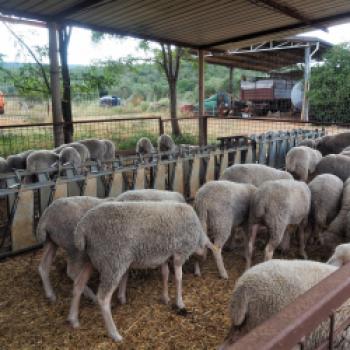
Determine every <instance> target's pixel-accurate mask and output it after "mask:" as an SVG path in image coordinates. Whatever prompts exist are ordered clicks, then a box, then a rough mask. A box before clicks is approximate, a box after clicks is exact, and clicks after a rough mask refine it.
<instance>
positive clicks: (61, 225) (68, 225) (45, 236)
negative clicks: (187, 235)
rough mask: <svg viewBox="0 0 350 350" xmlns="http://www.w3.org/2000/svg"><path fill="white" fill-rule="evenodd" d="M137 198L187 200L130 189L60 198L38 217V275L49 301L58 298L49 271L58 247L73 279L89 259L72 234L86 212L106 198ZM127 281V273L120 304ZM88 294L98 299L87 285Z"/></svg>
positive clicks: (118, 199) (181, 197) (166, 192)
mask: <svg viewBox="0 0 350 350" xmlns="http://www.w3.org/2000/svg"><path fill="white" fill-rule="evenodd" d="M135 200H142V201H146V200H152V201H164V200H172V201H176V202H179V203H185V199H184V198H183V196H182V195H181V194H180V193H177V192H170V191H160V190H152V189H147V190H134V191H127V192H124V193H122V194H121V195H119V197H117V198H106V199H98V198H95V197H88V196H80V197H69V198H60V199H57V200H55V201H54V202H53V203H52V204H51V205H50V206H49V207H48V208H46V209H45V211H44V213H43V214H42V216H41V218H40V220H39V224H38V228H37V239H38V241H40V242H45V247H44V253H43V256H42V258H41V262H40V265H39V274H40V276H41V279H42V282H43V286H44V290H45V294H46V296H47V298H48V299H49V300H50V301H52V302H54V301H55V300H56V296H55V293H54V291H53V288H52V287H51V283H50V279H49V272H50V267H51V265H52V262H53V260H54V257H55V254H56V251H57V249H58V248H62V249H63V250H65V251H66V252H67V274H68V276H69V277H70V278H71V279H72V280H74V277H75V276H76V275H77V274H78V273H79V271H80V269H81V266H82V265H83V263H84V260H85V259H86V257H85V255H84V254H81V253H80V252H78V251H77V249H76V248H75V246H74V236H73V235H74V230H75V228H76V225H77V224H78V221H79V220H80V219H81V218H82V217H83V215H85V213H86V212H87V211H88V210H89V209H91V208H93V207H95V206H96V205H99V204H102V203H103V202H104V201H135ZM126 283H127V276H125V279H124V280H123V283H122V288H121V289H120V290H119V294H118V299H119V301H120V303H121V304H125V303H126ZM85 294H86V295H87V296H88V297H89V298H90V299H92V300H94V299H95V298H94V295H93V293H92V292H90V290H89V288H87V290H86V291H85Z"/></svg>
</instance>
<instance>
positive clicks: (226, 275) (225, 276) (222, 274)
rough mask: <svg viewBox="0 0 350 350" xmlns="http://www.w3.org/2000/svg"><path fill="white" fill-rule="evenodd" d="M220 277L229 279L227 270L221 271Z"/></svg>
mask: <svg viewBox="0 0 350 350" xmlns="http://www.w3.org/2000/svg"><path fill="white" fill-rule="evenodd" d="M220 277H221V278H223V279H224V280H228V274H227V272H225V273H220Z"/></svg>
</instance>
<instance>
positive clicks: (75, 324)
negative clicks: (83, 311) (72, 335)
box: [68, 318, 80, 329]
mask: <svg viewBox="0 0 350 350" xmlns="http://www.w3.org/2000/svg"><path fill="white" fill-rule="evenodd" d="M68 322H69V323H70V324H71V326H72V327H73V328H74V329H77V328H79V327H80V323H79V320H77V319H72V318H68Z"/></svg>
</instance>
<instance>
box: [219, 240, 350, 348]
mask: <svg viewBox="0 0 350 350" xmlns="http://www.w3.org/2000/svg"><path fill="white" fill-rule="evenodd" d="M349 261H350V245H349V244H347V245H342V246H338V247H337V248H336V250H335V253H334V254H333V256H332V257H331V258H330V259H329V261H328V263H327V264H325V263H320V262H316V261H305V260H279V259H273V260H270V261H267V262H264V263H261V264H258V265H255V266H254V267H252V268H251V269H249V270H247V271H246V272H245V273H244V274H243V275H242V276H241V277H240V278H239V279H238V280H237V282H236V284H235V288H234V291H233V295H232V299H231V305H230V316H231V320H232V326H231V328H230V331H229V333H228V335H227V337H226V339H225V342H224V344H223V345H221V347H220V350H226V349H228V348H229V346H230V345H232V343H233V342H235V341H236V340H237V338H239V337H241V336H243V335H245V334H246V333H248V332H249V331H251V330H252V329H253V328H255V327H257V326H258V325H260V324H262V323H263V322H264V321H266V320H268V319H269V318H270V317H272V316H274V315H275V314H277V313H278V312H279V311H281V310H282V309H283V308H284V307H285V306H287V305H288V304H290V303H292V302H293V301H294V300H295V299H296V298H297V297H298V296H299V295H301V294H303V293H305V292H306V291H307V290H309V289H310V288H311V287H313V286H314V285H316V284H317V283H318V282H320V281H321V280H322V279H324V278H325V277H327V276H328V275H330V274H331V273H333V272H334V271H336V270H337V266H342V265H345V264H346V263H347V262H349ZM332 265H335V266H332ZM348 308H349V303H347V304H346V305H343V306H342V307H341V308H340V310H338V312H337V316H336V319H337V323H338V322H339V321H341V320H345V318H346V317H347V315H348ZM320 327H321V329H320V328H317V329H316V330H315V331H314V332H313V333H312V334H311V335H310V336H309V337H308V338H307V339H306V344H305V349H315V348H316V347H317V345H319V344H320V343H321V342H322V341H323V340H325V339H326V337H327V333H328V332H327V331H328V328H329V327H326V325H325V324H323V325H322V326H320Z"/></svg>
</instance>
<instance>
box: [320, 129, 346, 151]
mask: <svg viewBox="0 0 350 350" xmlns="http://www.w3.org/2000/svg"><path fill="white" fill-rule="evenodd" d="M347 146H350V132H344V133H341V134H337V135H333V136H323V137H322V138H321V139H320V140H319V141H318V143H317V145H316V149H318V150H319V151H320V152H321V153H322V155H323V156H326V155H327V154H331V153H333V154H335V153H340V152H341V151H342V150H343V149H344V148H345V147H347Z"/></svg>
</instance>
